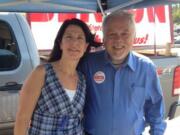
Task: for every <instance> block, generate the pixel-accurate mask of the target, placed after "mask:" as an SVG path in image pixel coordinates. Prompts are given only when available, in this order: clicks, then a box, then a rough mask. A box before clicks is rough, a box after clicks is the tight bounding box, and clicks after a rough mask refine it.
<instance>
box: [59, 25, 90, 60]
mask: <svg viewBox="0 0 180 135" xmlns="http://www.w3.org/2000/svg"><path fill="white" fill-rule="evenodd" d="M87 46H88V43H86V38H85V34H84V32H83V30H82V28H81V27H79V26H77V25H69V26H68V27H67V28H66V30H65V32H64V35H63V37H62V41H61V43H60V48H61V50H62V58H63V57H64V58H66V59H71V60H79V59H80V58H81V57H82V56H83V54H84V52H85V51H86V48H87Z"/></svg>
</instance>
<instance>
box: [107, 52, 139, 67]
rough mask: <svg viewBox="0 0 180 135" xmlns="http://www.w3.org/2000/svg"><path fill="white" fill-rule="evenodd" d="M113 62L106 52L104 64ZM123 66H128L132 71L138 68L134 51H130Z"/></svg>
mask: <svg viewBox="0 0 180 135" xmlns="http://www.w3.org/2000/svg"><path fill="white" fill-rule="evenodd" d="M106 64H111V65H112V63H111V60H110V59H109V57H108V54H107V52H106V51H105V53H104V65H106ZM122 66H123V67H125V66H128V67H129V68H130V69H131V70H132V71H135V70H136V59H135V58H134V55H133V52H129V54H128V56H127V59H126V60H125V61H124V63H123V65H122Z"/></svg>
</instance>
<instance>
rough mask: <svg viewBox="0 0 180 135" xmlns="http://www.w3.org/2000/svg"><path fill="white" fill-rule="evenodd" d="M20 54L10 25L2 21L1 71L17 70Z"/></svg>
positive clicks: (0, 24)
mask: <svg viewBox="0 0 180 135" xmlns="http://www.w3.org/2000/svg"><path fill="white" fill-rule="evenodd" d="M19 63H20V53H19V48H18V45H17V41H16V40H15V36H14V34H13V32H12V30H11V27H10V26H9V25H8V23H6V22H4V21H1V20H0V71H7V70H13V69H15V68H16V67H17V66H18V65H19Z"/></svg>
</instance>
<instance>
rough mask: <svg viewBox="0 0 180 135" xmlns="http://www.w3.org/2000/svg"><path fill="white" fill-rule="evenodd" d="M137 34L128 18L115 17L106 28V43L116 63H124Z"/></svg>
mask: <svg viewBox="0 0 180 135" xmlns="http://www.w3.org/2000/svg"><path fill="white" fill-rule="evenodd" d="M134 35H135V28H134V26H133V25H132V24H131V23H130V22H129V21H128V20H127V19H126V18H122V17H121V18H120V17H116V18H115V17H114V18H112V19H111V20H109V21H108V22H107V24H106V26H105V28H104V40H103V41H104V45H105V48H106V50H107V52H108V54H109V56H110V58H111V60H112V62H113V63H115V64H117V63H118V64H120V63H122V62H123V61H124V60H125V58H126V57H127V55H128V53H129V51H130V50H131V48H132V45H133V40H134Z"/></svg>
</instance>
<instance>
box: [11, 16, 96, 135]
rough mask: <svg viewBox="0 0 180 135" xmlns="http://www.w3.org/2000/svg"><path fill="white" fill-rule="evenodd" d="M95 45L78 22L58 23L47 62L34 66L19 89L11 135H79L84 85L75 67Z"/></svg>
mask: <svg viewBox="0 0 180 135" xmlns="http://www.w3.org/2000/svg"><path fill="white" fill-rule="evenodd" d="M95 44H96V43H94V36H93V35H92V34H91V32H90V30H89V28H88V26H87V25H86V24H85V23H84V22H82V21H81V20H78V19H71V20H66V21H65V22H64V23H63V24H62V26H61V28H60V30H59V32H58V34H57V37H56V39H55V43H54V48H53V50H52V52H51V55H50V59H49V62H48V63H47V64H44V65H40V66H38V67H37V68H36V69H35V70H34V71H33V72H32V73H31V74H30V75H29V77H28V78H27V80H26V81H25V83H24V85H23V87H22V90H21V94H20V101H19V108H18V112H17V117H16V122H15V129H14V135H26V134H27V132H28V134H29V135H82V134H83V128H82V121H81V120H82V110H83V106H84V102H85V87H86V86H85V79H84V76H83V75H82V74H81V73H80V72H78V71H77V70H76V67H77V65H78V63H79V61H80V60H81V59H82V56H83V55H85V54H86V53H87V52H88V51H89V48H90V46H91V45H95ZM83 57H84V56H83ZM30 121H31V122H30Z"/></svg>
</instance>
